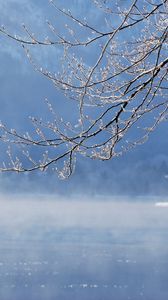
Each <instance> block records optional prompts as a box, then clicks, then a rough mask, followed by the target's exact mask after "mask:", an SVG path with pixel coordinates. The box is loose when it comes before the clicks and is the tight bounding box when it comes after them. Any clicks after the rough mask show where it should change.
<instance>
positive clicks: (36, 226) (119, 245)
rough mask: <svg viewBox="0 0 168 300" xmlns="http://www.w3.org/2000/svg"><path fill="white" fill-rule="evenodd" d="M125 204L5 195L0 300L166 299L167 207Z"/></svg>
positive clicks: (0, 219)
mask: <svg viewBox="0 0 168 300" xmlns="http://www.w3.org/2000/svg"><path fill="white" fill-rule="evenodd" d="M93 200H94V201H93ZM105 200H106V201H105ZM126 200H127V201H126ZM126 200H125V201H124V199H116V200H115V199H113V201H110V199H103V198H100V197H99V198H97V199H87V198H86V199H85V198H84V197H83V198H81V199H78V198H76V199H75V198H74V199H73V200H71V199H69V200H68V199H67V198H65V199H64V198H61V199H58V198H57V197H54V196H53V197H47V196H46V197H45V196H43V197H41V196H37V197H36V198H33V197H30V196H26V197H25V196H21V195H20V196H19V197H18V198H17V197H12V196H8V197H7V196H6V197H5V196H1V199H0V299H3V300H11V299H13V300H21V299H26V300H41V299H45V300H54V299H59V300H66V299H70V300H71V299H82V300H86V299H87V300H90V299H95V300H99V299H100V300H101V299H103V300H106V299H107V300H108V299H117V300H125V299H133V300H139V299H149V300H150V299H151V300H155V299H157V300H158V299H160V300H167V297H168V286H167V280H168V271H167V270H168V242H167V241H168V221H167V220H168V208H167V207H163V206H160V205H159V206H158V204H157V205H156V203H158V202H162V201H161V199H154V200H153V201H150V202H149V201H146V202H145V199H139V201H136V202H130V201H128V198H127V199H126ZM142 200H143V202H142ZM157 200H158V201H157ZM165 201H166V199H165Z"/></svg>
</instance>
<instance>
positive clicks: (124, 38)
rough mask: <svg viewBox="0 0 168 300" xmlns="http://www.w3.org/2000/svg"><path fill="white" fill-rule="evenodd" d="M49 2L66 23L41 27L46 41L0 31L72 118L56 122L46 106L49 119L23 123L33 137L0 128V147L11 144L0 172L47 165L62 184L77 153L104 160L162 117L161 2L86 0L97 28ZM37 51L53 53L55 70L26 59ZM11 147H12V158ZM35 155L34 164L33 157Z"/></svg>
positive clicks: (166, 29)
mask: <svg viewBox="0 0 168 300" xmlns="http://www.w3.org/2000/svg"><path fill="white" fill-rule="evenodd" d="M50 3H51V5H52V6H53V7H54V9H55V11H56V14H59V15H62V17H63V18H66V19H67V23H68V25H65V27H64V28H62V29H61V30H62V31H61V32H59V31H58V30H57V27H56V25H53V24H52V23H51V22H49V21H47V26H48V28H49V30H50V32H51V35H52V36H51V38H49V37H46V38H45V39H44V40H40V38H38V37H37V36H35V35H34V34H33V33H32V32H31V31H30V30H29V29H28V27H27V26H26V25H23V29H24V33H25V36H23V37H21V36H15V35H13V34H12V33H9V32H8V31H7V29H6V28H5V27H1V29H0V32H1V34H4V35H6V36H7V37H8V38H11V39H13V40H15V41H16V42H18V43H19V44H21V45H22V47H23V48H24V49H25V51H26V54H27V57H28V58H29V60H30V63H31V64H32V65H33V67H34V68H35V69H36V70H37V71H38V72H40V73H41V74H42V75H43V76H45V77H46V78H47V79H49V80H51V81H52V82H53V83H54V85H55V87H56V88H57V89H59V90H61V91H62V93H63V94H64V96H65V97H66V98H68V99H70V100H72V101H75V103H76V106H77V107H78V113H77V114H76V115H74V116H73V118H72V120H71V118H70V120H67V121H66V120H64V119H62V118H58V116H57V115H56V113H55V111H54V108H53V107H52V105H51V104H50V103H49V101H48V100H46V102H47V105H48V108H49V111H50V113H51V114H52V116H53V120H52V121H48V122H44V121H43V120H41V119H40V120H37V119H36V118H31V122H32V124H33V126H34V128H35V131H34V133H32V134H30V133H25V134H20V133H19V132H17V131H16V130H13V129H9V128H8V127H7V126H6V125H4V124H1V138H0V139H1V142H4V143H8V144H10V145H11V146H10V147H9V148H8V151H7V154H8V162H6V163H4V164H3V166H2V167H1V171H17V172H25V171H34V170H46V169H47V168H49V167H52V168H53V169H55V170H56V171H58V174H59V176H60V177H61V178H65V177H68V176H70V175H71V174H72V172H73V170H74V166H75V161H76V158H78V157H79V156H80V155H82V156H85V157H87V158H91V159H100V160H109V159H111V158H112V157H115V156H118V155H121V154H122V153H123V152H124V151H126V150H128V149H130V148H131V147H135V146H136V145H138V144H141V143H143V142H144V141H146V140H147V139H148V136H149V134H150V133H151V132H152V131H153V130H154V129H155V128H156V126H157V125H158V124H159V123H160V122H161V121H163V120H166V119H167V113H168V99H167V90H168V86H167V73H168V68H167V64H168V57H167V51H166V50H167V43H168V17H167V14H168V13H167V8H168V2H167V0H132V1H124V2H123V1H121V0H118V1H117V3H115V4H114V2H113V1H108V0H104V1H103V0H89V3H90V5H92V6H93V5H94V6H95V10H96V12H97V14H99V16H100V18H99V20H101V24H94V20H87V19H86V18H83V17H81V18H79V17H77V16H76V14H75V12H74V13H73V12H72V11H70V10H67V9H62V8H60V7H58V6H57V5H56V3H55V2H54V1H52V0H51V1H50ZM92 24H93V25H92ZM38 46H41V47H56V49H58V48H59V49H61V53H62V58H61V59H59V61H58V63H59V62H60V66H59V72H57V73H54V72H51V71H49V70H47V69H45V68H43V67H40V66H38V64H37V62H36V60H35V59H34V58H33V56H32V55H31V47H38ZM38 51H40V50H38ZM131 136H132V137H134V138H133V140H131ZM12 147H19V149H20V156H19V158H18V157H17V156H15V155H14V154H13V151H12ZM29 148H30V149H31V150H30V151H29ZM32 149H33V150H32ZM37 149H40V152H39V155H41V157H40V159H39V160H35V158H34V156H33V153H34V151H38V150H37ZM46 149H47V150H46ZM30 153H31V154H30Z"/></svg>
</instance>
